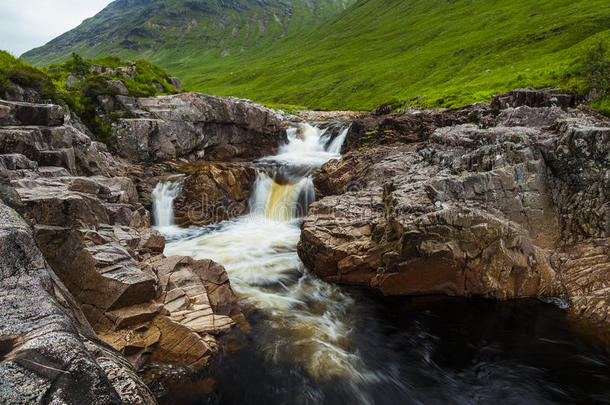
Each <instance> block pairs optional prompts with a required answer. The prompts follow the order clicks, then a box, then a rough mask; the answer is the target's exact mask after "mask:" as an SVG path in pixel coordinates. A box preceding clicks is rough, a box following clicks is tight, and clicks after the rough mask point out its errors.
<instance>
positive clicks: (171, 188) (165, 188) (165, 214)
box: [152, 181, 180, 229]
mask: <svg viewBox="0 0 610 405" xmlns="http://www.w3.org/2000/svg"><path fill="white" fill-rule="evenodd" d="M179 192H180V182H175V181H160V182H159V183H157V186H156V187H155V189H154V190H153V192H152V195H153V198H154V199H153V216H154V222H155V227H157V228H160V229H162V228H171V227H173V226H174V199H175V198H176V196H177V195H178V193H179Z"/></svg>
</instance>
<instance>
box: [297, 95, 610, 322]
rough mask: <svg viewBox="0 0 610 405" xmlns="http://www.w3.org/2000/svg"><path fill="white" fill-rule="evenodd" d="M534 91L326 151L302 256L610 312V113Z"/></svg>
mask: <svg viewBox="0 0 610 405" xmlns="http://www.w3.org/2000/svg"><path fill="white" fill-rule="evenodd" d="M536 103H537V102H536ZM536 103H534V102H532V103H530V104H533V105H534V107H530V106H523V107H518V108H509V109H503V110H500V111H496V112H495V113H494V114H493V115H490V116H488V118H487V119H488V120H490V121H489V122H487V124H486V125H485V127H480V126H478V125H475V124H459V125H453V126H448V127H441V128H437V129H435V130H434V132H433V133H432V134H431V135H429V137H427V141H421V142H418V141H417V139H415V138H417V137H416V136H412V135H409V134H410V132H409V131H410V130H407V132H406V133H405V134H404V136H400V137H398V138H397V140H398V141H401V143H398V144H393V145H387V146H376V147H373V148H365V149H361V150H358V151H352V152H349V153H347V154H346V155H344V157H343V158H342V159H341V160H340V161H335V162H329V163H328V164H327V165H325V166H324V167H323V168H322V170H321V171H320V172H319V173H318V174H317V176H316V178H315V184H316V189H317V190H318V191H319V194H321V195H324V196H326V197H325V198H322V199H321V200H319V201H317V202H316V203H314V204H313V205H312V206H311V208H310V211H309V215H308V216H307V218H306V219H305V221H304V223H303V232H302V235H301V241H300V243H299V254H300V256H301V258H302V259H303V261H304V262H305V264H306V265H307V266H308V267H309V268H311V269H312V270H313V271H315V272H316V273H318V274H319V275H321V276H322V277H324V278H326V279H328V280H331V281H335V282H340V283H348V284H357V285H365V286H370V287H373V288H376V289H378V290H380V291H381V292H382V293H384V294H388V295H396V294H433V293H444V294H449V295H466V296H467V295H481V296H485V297H491V298H497V299H508V298H514V297H525V296H560V297H563V298H566V299H568V300H569V301H570V302H571V304H572V311H574V312H576V313H580V314H584V315H587V316H592V317H595V318H597V319H600V320H606V321H608V307H609V306H610V289H609V288H608V287H609V286H610V284H609V283H610V278H609V277H608V263H609V258H608V255H607V238H608V234H609V229H608V226H609V225H608V224H609V215H608V213H609V201H610V198H609V196H608V192H609V191H608V190H610V187H609V183H608V181H609V179H610V150H609V149H608V148H609V143H608V138H607V137H608V135H609V134H610V124H609V123H608V122H607V121H599V120H596V119H594V118H592V117H588V116H585V115H584V114H583V113H581V112H580V111H577V110H562V109H560V108H557V107H552V106H551V107H548V106H546V105H545V106H544V107H535V105H537V104H536ZM559 104H561V103H559ZM562 106H563V105H562ZM386 119H387V120H392V119H393V117H386ZM401 122H410V118H403V119H401ZM490 122H491V123H492V124H493V125H489V124H490ZM397 125H398V124H397ZM522 125H526V127H524V126H522ZM487 126H489V127H487ZM428 130H429V128H428V127H425V126H424V127H422V129H421V133H422V134H424V135H423V136H422V137H421V138H420V139H426V136H425V133H426V132H427V131H428Z"/></svg>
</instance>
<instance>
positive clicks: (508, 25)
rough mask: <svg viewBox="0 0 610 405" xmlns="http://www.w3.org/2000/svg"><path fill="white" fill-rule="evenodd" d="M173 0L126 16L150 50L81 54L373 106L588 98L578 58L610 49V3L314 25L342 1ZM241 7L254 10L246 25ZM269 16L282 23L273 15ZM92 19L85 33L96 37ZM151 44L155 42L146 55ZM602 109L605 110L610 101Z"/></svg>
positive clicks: (472, 0)
mask: <svg viewBox="0 0 610 405" xmlns="http://www.w3.org/2000/svg"><path fill="white" fill-rule="evenodd" d="M131 1H133V0H131ZM167 1H168V2H170V3H171V5H172V7H171V10H178V11H177V12H173V14H171V15H169V14H167V13H166V12H165V11H163V10H161V11H162V12H154V10H153V11H151V12H150V14H151V16H148V17H146V16H144V14H142V12H143V9H142V8H141V6H138V7H140V8H138V7H135V8H134V10H135V11H137V12H130V13H128V14H129V16H128V17H129V18H128V19H129V21H132V23H131V25H130V26H135V25H137V24H140V25H139V26H138V27H140V28H145V29H149V30H152V32H153V33H154V35H152V37H151V38H147V39H142V38H140V39H138V38H136V37H133V36H131V37H129V38H131V39H133V40H134V41H136V40H137V41H139V43H141V44H144V48H143V49H140V50H137V51H135V50H125V49H123V48H121V47H117V42H116V41H115V42H113V40H111V39H112V38H113V36H112V35H111V36H110V37H108V38H110V39H108V40H105V41H97V45H95V46H91V44H92V43H93V42H95V41H93V42H91V41H90V42H91V43H89V44H85V43H82V44H81V45H79V46H80V47H81V48H78V49H82V51H83V52H84V54H85V55H90V54H91V53H93V54H97V55H101V54H106V53H118V54H119V55H121V56H123V57H139V56H143V57H147V58H149V59H151V60H153V61H154V62H157V63H159V64H160V65H161V66H163V67H165V68H166V69H168V70H169V71H170V72H171V73H172V74H176V75H178V76H179V77H181V78H182V80H183V82H184V83H185V84H186V86H187V88H189V89H191V90H197V91H202V92H206V93H211V94H218V95H234V96H241V97H248V98H251V99H254V100H256V101H259V102H263V103H266V104H270V105H282V104H290V105H295V106H306V107H308V108H317V109H371V108H374V107H376V106H378V105H380V104H382V103H387V102H396V103H397V104H398V102H404V101H406V100H415V101H411V103H412V104H425V105H429V106H445V107H452V106H459V105H464V104H467V103H470V102H474V101H482V100H487V99H489V98H490V97H491V96H492V95H493V94H494V93H500V92H503V91H506V90H508V89H511V88H516V87H526V86H534V87H545V86H560V87H562V88H564V89H566V90H569V91H581V92H582V91H584V90H585V87H586V85H585V80H584V79H585V78H584V73H583V56H584V55H585V54H586V53H587V50H588V49H590V48H592V47H593V46H594V45H595V44H596V43H597V42H598V41H600V40H601V41H603V42H605V43H610V5H608V3H607V1H606V0H583V1H567V0H357V1H355V4H353V5H352V6H351V7H349V8H348V9H347V10H345V11H343V12H341V13H339V14H338V15H336V16H335V17H333V18H330V19H327V20H325V21H323V22H321V23H319V24H317V25H314V24H313V23H312V22H311V21H314V20H316V18H312V15H313V16H314V17H315V16H316V15H320V16H326V15H331V14H333V13H336V11H337V2H331V1H330V0H328V1H326V2H319V3H317V6H316V8H312V7H311V6H308V4H309V3H308V2H307V1H294V0H293V1H292V2H288V3H286V4H292V8H289V11H290V12H289V13H288V14H282V13H283V12H284V11H285V10H284V8H282V7H280V6H278V5H277V4H278V3H277V2H276V1H274V2H271V1H264V2H263V3H257V2H252V1H246V0H232V1H229V2H228V4H229V5H231V7H229V8H227V7H224V8H218V7H217V4H218V2H213V1H212V2H209V3H206V4H212V5H214V7H216V8H215V9H214V10H212V11H210V10H207V11H206V12H205V13H204V17H201V18H199V17H197V16H199V14H197V13H199V11H192V10H191V11H186V12H185V11H184V9H179V8H176V7H178V0H167ZM157 3H158V1H157ZM174 3H175V4H174ZM179 3H180V4H181V5H184V4H186V3H187V2H185V1H184V0H180V1H179ZM352 3H353V2H352ZM222 4H224V3H222ZM244 4H245V5H246V6H247V7H250V8H249V9H248V10H249V11H248V12H247V13H246V14H247V17H244V12H243V9H240V7H242V6H244ZM252 4H255V5H254V6H252ZM256 4H263V6H262V7H258V6H257V5H256ZM280 4H284V3H280ZM333 7H334V8H333ZM180 10H182V11H180ZM312 13H313V14H312ZM115 14H116V13H114V14H113V15H112V16H106V17H104V18H106V20H104V18H101V21H102V22H103V24H102V28H103V27H105V28H104V30H108V26H112V25H113V24H114V25H116V22H117V21H118V20H117V19H118V18H119V16H118V15H115ZM273 14H275V15H279V17H278V19H279V22H278V21H276V19H275V18H269V16H270V15H273ZM210 16H211V17H210ZM287 16H289V17H287ZM193 18H195V19H196V18H199V19H200V21H201V23H200V24H199V25H197V26H195V27H193V28H191V29H190V30H187V31H188V32H186V31H184V30H180V29H179V28H177V27H180V26H184V25H185V24H187V21H191V20H192V19H193ZM320 19H323V18H322V17H320V18H318V20H320ZM94 20H96V21H98V22H96V24H100V22H99V21H100V18H98V17H96V19H94ZM94 20H90V21H88V22H86V23H85V24H84V25H85V28H87V27H89V28H88V29H90V30H93V29H92V28H91V25H95V24H94V22H95V21H94ZM257 21H259V22H260V21H263V22H265V23H264V24H262V25H261V24H258V23H257ZM172 26H173V27H174V28H171V27H172ZM158 27H165V28H163V29H159V28H158ZM234 27H238V28H239V29H237V30H236V31H235V33H234V30H233V28H234ZM261 27H262V28H264V29H262V30H261ZM99 28H100V27H98V28H96V29H95V30H97V29H99ZM95 30H93V31H95ZM176 32H179V35H178V34H176ZM81 34H82V33H81ZM155 35H157V36H156V37H155ZM118 37H120V39H121V40H122V38H124V37H121V36H118ZM278 38H280V39H278ZM100 44H101V45H100ZM151 44H157V45H155V46H154V49H152V48H150V49H149V48H147V46H152V45H151ZM42 51H44V49H43V50H42ZM62 52H64V53H62ZM62 52H57V53H52V52H49V50H48V49H47V50H46V53H44V52H43V54H44V55H46V56H44V57H42V56H40V55H39V56H36V55H35V54H36V51H35V52H33V53H30V54H29V56H28V57H29V58H30V59H32V60H34V61H36V62H38V63H43V62H48V60H49V58H62V57H64V56H65V51H62ZM88 52H89V53H88ZM39 53H40V51H39ZM223 55H224V56H223ZM598 106H600V107H602V108H606V109H608V110H609V111H610V105H609V103H608V99H607V98H606V99H605V100H602V101H601V102H600V103H598Z"/></svg>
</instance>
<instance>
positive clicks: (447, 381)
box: [154, 124, 610, 404]
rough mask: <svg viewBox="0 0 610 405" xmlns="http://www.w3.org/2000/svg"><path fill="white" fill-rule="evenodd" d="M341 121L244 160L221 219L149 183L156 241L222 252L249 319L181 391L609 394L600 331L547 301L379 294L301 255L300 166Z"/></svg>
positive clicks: (423, 399) (399, 399) (339, 137)
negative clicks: (250, 185) (324, 272)
mask: <svg viewBox="0 0 610 405" xmlns="http://www.w3.org/2000/svg"><path fill="white" fill-rule="evenodd" d="M331 129H332V127H331ZM346 131H347V128H346V127H344V128H339V127H335V130H334V131H332V130H330V129H327V130H324V129H320V128H317V127H315V126H312V125H309V124H301V125H300V126H299V127H295V128H293V129H291V130H289V131H288V142H287V143H286V144H285V145H283V146H282V147H281V148H280V150H279V152H278V154H277V155H275V156H270V157H266V158H264V159H261V160H260V161H259V162H256V164H257V165H258V166H259V170H258V177H257V180H256V183H255V186H254V191H253V192H252V196H251V199H250V213H249V214H247V215H244V216H242V217H239V218H236V219H233V220H229V221H224V222H221V223H219V224H216V225H212V226H208V227H197V228H195V227H193V228H188V229H180V228H177V227H176V226H175V225H173V222H172V221H173V212H172V201H173V198H174V197H175V196H176V194H177V192H178V189H179V183H171V182H166V183H160V184H159V185H158V186H157V188H156V189H155V192H154V197H155V207H154V211H155V218H156V224H157V229H159V230H160V231H161V232H162V233H163V234H164V235H165V236H166V238H167V239H168V243H167V245H166V249H165V254H166V255H167V256H172V255H185V256H191V257H193V258H195V259H212V260H215V261H217V262H219V263H222V264H223V265H224V266H225V268H226V270H227V272H228V274H229V278H230V280H231V284H232V286H233V288H234V290H235V292H236V294H237V295H238V297H239V299H240V303H241V305H242V307H243V308H244V312H245V313H246V315H247V317H248V320H249V322H250V323H251V325H252V330H251V333H250V334H249V337H248V340H249V343H248V345H247V346H246V347H245V348H244V349H242V350H240V351H238V352H237V353H234V354H232V355H230V356H228V357H227V358H225V359H224V360H223V361H222V362H221V365H220V370H219V372H218V374H219V375H218V376H217V381H218V385H217V389H216V391H215V393H214V394H213V395H212V396H207V397H206V398H200V399H198V400H196V401H195V402H193V403H218V404H398V403H409V404H411V403H412V404H434V403H438V404H445V403H462V404H470V403H473V404H475V403H496V402H501V403H604V401H605V402H608V403H610V375H609V373H608V367H609V366H610V361H609V356H608V354H609V348H608V346H607V344H604V343H603V342H604V340H603V339H599V336H590V335H589V334H587V333H586V332H585V331H589V330H590V328H588V327H586V328H583V327H581V326H580V325H578V324H576V323H574V322H572V321H570V320H569V319H568V317H567V315H566V312H565V311H563V310H561V309H559V308H557V307H556V306H554V305H552V304H547V303H543V302H540V301H514V302H509V303H497V302H491V301H486V300H477V299H450V298H441V297H427V298H423V297H422V298H394V299H383V298H380V297H377V296H375V295H374V294H371V293H367V292H363V291H359V290H354V289H345V288H341V287H338V286H335V285H331V284H329V283H326V282H324V281H322V280H320V279H319V278H317V277H315V275H312V274H311V273H310V272H308V270H307V269H305V268H304V266H303V264H302V263H301V261H300V260H299V257H298V255H297V250H296V245H297V242H298V240H299V236H300V223H301V220H302V217H303V215H304V214H305V213H306V210H307V206H308V205H309V204H310V203H311V202H312V201H313V200H314V198H315V193H314V189H313V183H312V178H311V176H310V174H311V171H312V170H313V169H315V168H316V167H319V166H321V165H322V164H324V163H325V162H327V161H328V160H330V159H334V158H339V157H340V155H339V151H340V149H341V144H342V142H343V140H344V138H345V134H346ZM331 135H332V136H331ZM184 403H190V401H187V402H184Z"/></svg>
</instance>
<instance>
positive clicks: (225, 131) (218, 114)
mask: <svg viewBox="0 0 610 405" xmlns="http://www.w3.org/2000/svg"><path fill="white" fill-rule="evenodd" d="M115 98H116V101H115V103H118V104H120V109H121V110H122V111H124V112H125V113H126V115H128V116H130V117H132V118H123V119H120V120H118V122H117V123H115V124H114V125H113V135H114V137H115V138H116V143H117V151H118V153H119V154H121V155H122V156H124V157H126V158H127V159H130V160H132V161H135V162H150V161H153V162H158V161H163V160H171V159H176V158H179V157H186V158H197V159H205V160H233V159H241V160H251V159H255V158H259V157H262V156H265V155H270V154H273V153H274V152H275V151H276V150H277V148H278V147H279V145H280V143H281V141H282V139H283V136H284V131H283V129H282V127H283V119H284V118H285V117H283V116H281V115H278V112H276V111H274V110H271V109H269V108H265V107H263V106H261V105H258V104H254V103H252V102H250V101H247V100H240V99H236V98H230V97H215V96H207V95H204V94H198V93H182V94H177V95H172V96H164V97H151V98H138V99H134V98H129V97H124V96H116V97H115Z"/></svg>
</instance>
